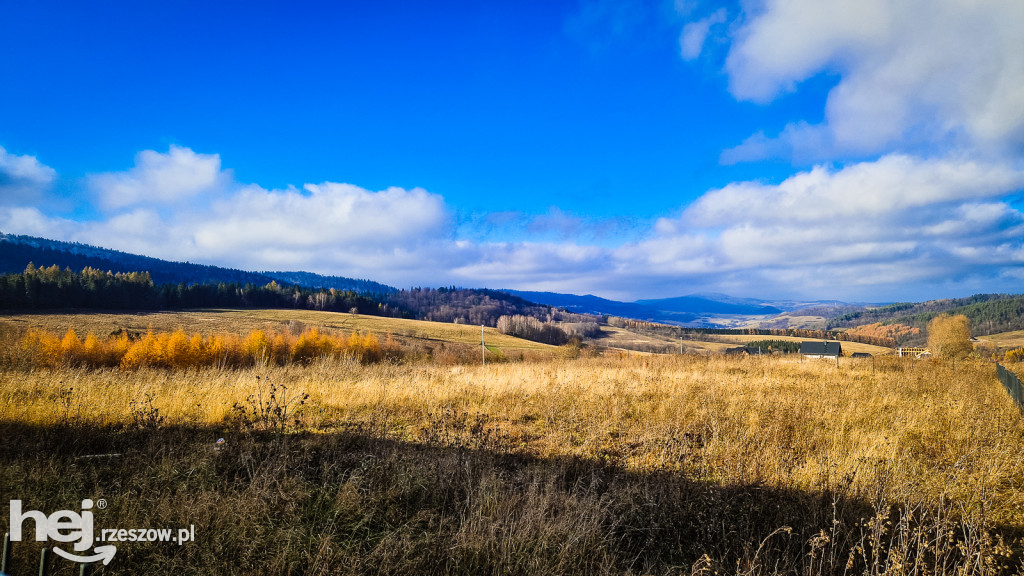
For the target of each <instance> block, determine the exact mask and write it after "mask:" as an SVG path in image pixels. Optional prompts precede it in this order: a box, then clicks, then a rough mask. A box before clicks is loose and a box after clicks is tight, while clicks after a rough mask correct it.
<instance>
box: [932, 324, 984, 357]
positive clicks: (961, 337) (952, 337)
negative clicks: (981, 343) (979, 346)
mask: <svg viewBox="0 0 1024 576" xmlns="http://www.w3.org/2000/svg"><path fill="white" fill-rule="evenodd" d="M928 348H929V349H930V350H931V351H932V354H934V355H935V356H938V357H939V358H962V357H964V356H967V355H969V354H970V353H971V352H973V351H974V345H972V344H971V329H970V324H969V322H968V320H967V316H964V315H963V314H957V315H956V316H952V315H949V314H942V315H941V316H936V317H935V318H932V320H931V322H929V323H928Z"/></svg>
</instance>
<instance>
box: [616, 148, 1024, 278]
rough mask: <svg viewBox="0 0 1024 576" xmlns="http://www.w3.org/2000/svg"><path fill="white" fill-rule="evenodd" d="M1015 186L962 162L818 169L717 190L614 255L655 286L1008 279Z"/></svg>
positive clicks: (1016, 236)
mask: <svg viewBox="0 0 1024 576" xmlns="http://www.w3.org/2000/svg"><path fill="white" fill-rule="evenodd" d="M1022 187H1024V172H1022V171H1019V170H1013V169H1009V168H1006V167H1005V166H1001V165H998V164H982V163H978V162H972V161H968V160H951V159H946V160H922V159H919V158H913V157H909V156H903V155H891V156H886V157H883V158H881V159H879V160H878V161H875V162H865V163H860V164H855V165H852V166H848V167H845V168H841V169H833V168H829V167H826V166H818V167H815V168H814V169H812V170H810V171H807V172H802V173H799V174H796V175H794V176H792V177H790V178H788V179H786V180H785V181H783V182H781V183H780V184H777V185H767V184H762V183H757V182H739V183H733V184H730V185H728V186H725V187H723V188H721V189H717V190H712V191H710V192H708V193H706V194H704V195H703V196H702V197H701V198H699V199H698V200H697V201H696V202H694V203H693V204H691V205H690V206H689V207H687V208H686V209H685V210H684V211H683V213H682V215H681V216H680V217H679V218H675V219H662V220H661V221H659V222H658V224H657V226H656V228H655V229H656V235H655V236H654V237H652V238H651V239H648V240H646V241H644V242H640V243H635V244H631V245H628V246H624V247H623V248H621V249H620V250H619V251H618V253H617V258H618V260H619V262H620V269H621V270H622V271H623V272H624V273H625V272H628V273H631V274H634V275H637V276H640V275H646V276H648V277H652V276H653V278H652V279H651V281H652V282H658V281H659V280H658V278H657V276H664V277H665V278H666V279H670V278H671V279H677V280H678V279H692V280H693V281H695V282H700V283H709V284H711V285H718V286H723V285H728V284H730V283H733V284H744V285H747V286H758V287H759V289H760V290H766V291H769V292H774V293H777V294H785V293H791V294H792V293H803V294H805V295H811V294H826V293H831V294H838V295H840V297H847V298H848V297H864V296H866V295H867V294H869V293H871V292H872V291H877V290H879V289H882V288H884V289H887V290H892V291H896V292H897V293H899V292H902V293H905V294H916V293H920V287H919V286H916V285H915V284H916V283H921V282H930V283H939V282H943V281H949V280H953V279H964V278H968V277H971V278H975V279H977V280H979V281H980V280H981V279H988V280H994V281H996V282H1001V284H1000V285H1001V286H1007V285H1008V284H1007V280H1006V278H1007V277H1008V275H1012V274H1013V273H1014V272H1015V271H1018V270H1019V268H1020V267H1021V266H1024V259H1022V258H1021V255H1022V254H1024V214H1022V213H1021V212H1020V211H1018V210H1016V209H1014V208H1013V207H1012V206H1010V205H1009V204H1008V203H1007V202H1006V201H1005V198H1006V197H1007V196H1008V195H1012V194H1014V193H1015V192H1017V191H1019V190H1020V189H1021V188H1022ZM748 289H749V288H748ZM1004 289H1005V288H1004ZM915 291H917V292H915Z"/></svg>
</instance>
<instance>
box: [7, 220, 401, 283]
mask: <svg viewBox="0 0 1024 576" xmlns="http://www.w3.org/2000/svg"><path fill="white" fill-rule="evenodd" d="M30 262H31V263H33V264H35V265H36V266H40V267H49V266H52V265H54V264H56V265H57V266H58V267H60V268H70V269H71V270H82V269H84V268H95V269H97V270H109V271H111V272H115V273H116V272H122V273H130V272H140V271H145V272H149V275H150V277H151V278H152V280H153V282H154V283H155V284H187V285H191V284H238V285H245V284H252V285H257V286H262V285H265V284H269V283H270V282H277V283H279V284H287V285H293V286H299V287H302V288H312V289H318V288H334V289H335V290H341V291H351V292H355V293H357V294H390V293H393V292H396V291H397V289H396V288H393V287H391V286H387V285H385V284H381V283H379V282H374V281H372V280H357V279H353V278H345V277H341V276H321V275H320V274H312V273H310V272H247V271H245V270H236V269H233V268H221V267H219V266H207V265H203V264H192V263H190V262H169V261H167V260H160V259H159V258H150V257H149V256H139V255H136V254H128V253H126V252H120V251H117V250H110V249H107V248H99V247H96V246H89V245H88V244H79V243H77V242H60V241H57V240H48V239H46V238H36V237H33V236H17V235H13V234H3V233H0V273H8V274H16V273H20V272H22V271H24V270H25V267H26V266H27V265H28V264H29V263H30Z"/></svg>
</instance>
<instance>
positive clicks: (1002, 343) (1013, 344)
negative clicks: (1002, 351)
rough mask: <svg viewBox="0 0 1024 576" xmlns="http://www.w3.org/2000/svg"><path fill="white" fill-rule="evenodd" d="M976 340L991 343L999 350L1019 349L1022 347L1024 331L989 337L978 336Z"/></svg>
mask: <svg viewBox="0 0 1024 576" xmlns="http://www.w3.org/2000/svg"><path fill="white" fill-rule="evenodd" d="M978 340H981V341H985V342H992V343H993V344H995V345H996V346H998V347H999V348H1020V347H1021V346H1024V330H1015V331H1013V332H1001V333H999V334H992V335H990V336H978Z"/></svg>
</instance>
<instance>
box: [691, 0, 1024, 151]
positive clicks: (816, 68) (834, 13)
mask: <svg viewBox="0 0 1024 576" xmlns="http://www.w3.org/2000/svg"><path fill="white" fill-rule="evenodd" d="M746 7H747V8H748V12H747V13H745V14H743V15H742V16H740V17H739V18H738V19H737V20H736V22H735V26H734V27H733V32H732V34H731V39H732V43H731V47H730V49H729V53H728V56H727V58H726V61H725V71H726V73H727V74H728V77H729V87H730V91H731V92H732V94H733V95H734V96H735V97H736V98H737V99H740V100H749V101H754V102H759V103H767V102H771V101H772V100H774V99H775V98H777V97H779V96H780V95H782V94H785V93H787V92H792V91H795V90H797V89H798V87H799V85H800V83H801V82H802V81H804V80H807V79H808V78H810V77H812V76H814V75H816V74H819V73H823V72H824V73H830V74H836V75H837V76H838V83H837V85H836V86H835V87H834V88H833V89H832V90H831V91H830V92H829V94H828V100H827V104H826V108H825V121H824V123H822V124H820V125H814V126H806V125H802V124H801V121H796V122H795V123H794V124H792V125H791V126H790V127H787V129H786V130H785V131H784V132H783V133H782V134H780V135H779V137H778V140H779V142H778V143H777V144H774V143H771V142H768V141H766V139H765V138H763V137H758V136H756V135H755V137H754V139H753V140H751V141H748V142H745V143H744V144H743V145H741V146H739V147H737V149H734V150H733V151H731V152H730V153H727V154H726V155H724V156H723V161H724V162H735V161H745V160H752V159H759V158H761V157H769V156H778V155H781V154H785V153H787V152H788V153H790V154H795V155H800V156H803V157H807V158H811V159H821V158H829V157H838V156H842V155H849V154H854V155H870V154H876V153H885V152H888V151H893V150H904V151H907V150H915V149H927V148H929V147H935V146H936V145H940V146H946V147H949V146H957V147H962V148H975V149H981V150H983V151H984V152H985V153H988V154H1006V153H1009V154H1011V155H1013V154H1020V152H1021V151H1024V106H1022V104H1021V103H1022V102H1024V50H1022V49H1021V47H1022V46H1024V26H1021V23H1022V22H1024V4H1022V3H1021V2H1019V1H1017V0H994V1H991V2H961V1H959V0H910V1H906V2H886V1H884V0H830V1H828V2H822V1H820V0H765V1H763V2H759V3H748V4H746ZM701 22H703V21H698V22H696V23H694V24H692V26H693V27H688V28H687V29H684V32H683V34H682V41H683V42H684V44H685V42H686V41H687V34H688V33H689V34H692V35H694V38H693V39H692V40H691V42H692V44H693V45H696V43H697V36H699V34H697V33H698V32H699V31H700V29H701V26H702V24H701ZM695 50H696V49H695V48H694V49H693V50H691V51H690V52H688V53H687V52H686V51H685V50H684V56H686V55H687V54H690V55H692V54H693V53H694V51H695Z"/></svg>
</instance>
